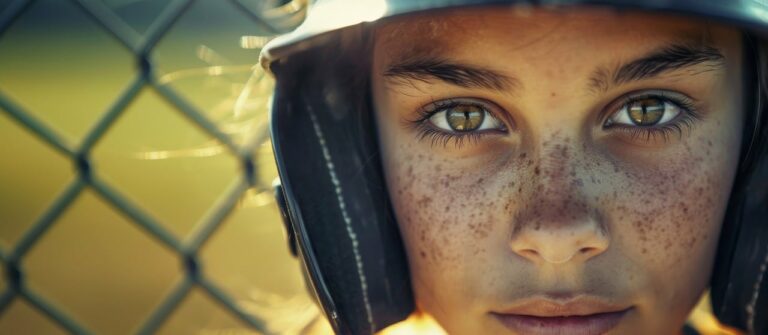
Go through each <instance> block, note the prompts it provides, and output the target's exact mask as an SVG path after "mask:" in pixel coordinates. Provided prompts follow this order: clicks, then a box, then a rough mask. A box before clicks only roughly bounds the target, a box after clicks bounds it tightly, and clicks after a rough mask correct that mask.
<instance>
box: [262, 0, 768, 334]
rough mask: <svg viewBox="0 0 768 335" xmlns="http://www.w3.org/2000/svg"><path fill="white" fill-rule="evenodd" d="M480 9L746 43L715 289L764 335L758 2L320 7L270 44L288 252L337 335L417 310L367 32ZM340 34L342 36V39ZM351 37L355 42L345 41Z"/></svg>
mask: <svg viewBox="0 0 768 335" xmlns="http://www.w3.org/2000/svg"><path fill="white" fill-rule="evenodd" d="M480 5H518V6H528V7H536V6H547V7H559V6H572V5H591V6H605V7H612V8H617V9H632V10H644V11H651V12H653V11H659V12H665V13H669V12H671V13H677V14H682V15H691V16H696V17H704V18H707V19H708V20H713V21H719V22H723V23H727V24H730V25H734V26H737V27H740V28H742V29H743V30H744V31H745V32H746V34H747V35H748V36H750V38H749V40H750V44H751V45H752V48H753V51H754V52H753V53H752V54H753V55H752V56H753V57H754V58H755V59H753V60H752V61H754V62H755V66H756V67H757V68H758V71H755V72H757V73H755V74H753V75H752V76H753V77H754V78H753V79H754V80H753V82H754V84H753V91H754V94H753V99H752V100H753V101H754V106H753V107H752V108H749V110H748V115H747V118H746V120H745V128H744V138H743V143H742V153H741V160H740V163H739V164H740V166H739V169H738V174H737V176H736V180H735V183H734V186H733V190H732V193H731V196H730V201H729V204H728V210H727V213H726V222H728V224H727V225H724V226H723V230H722V232H721V235H720V242H719V247H718V251H717V256H716V260H715V270H714V274H713V277H712V279H711V299H712V305H713V309H714V313H715V314H716V316H717V317H718V319H719V320H720V321H721V322H722V323H724V324H727V325H730V326H733V327H735V328H739V329H742V330H745V331H748V332H751V333H755V334H768V278H765V275H766V270H767V268H768V152H767V150H766V147H767V145H766V144H767V143H768V128H766V127H765V126H764V125H765V122H766V121H768V120H766V119H768V113H766V111H765V108H766V107H765V104H764V101H765V99H766V91H765V88H766V83H765V79H766V74H767V73H768V72H766V69H763V68H761V67H762V66H763V65H764V64H765V63H766V62H765V57H766V54H765V53H764V51H763V50H765V46H766V45H768V44H766V43H764V41H765V40H764V39H765V38H767V37H768V1H764V0H651V1H649V0H643V1H637V0H602V1H587V0H583V1H582V0H539V1H513V0H511V1H504V0H354V1H344V0H325V1H324V0H318V1H317V2H316V3H315V4H313V5H312V7H311V9H310V12H309V15H308V17H307V19H306V21H305V22H304V24H303V25H301V26H300V27H299V28H298V29H297V30H295V31H294V32H292V33H290V34H287V35H284V36H282V37H279V38H277V39H275V40H273V41H272V42H271V43H269V44H268V45H267V46H266V47H265V48H264V50H263V53H262V59H261V62H262V65H263V66H264V67H265V68H266V69H267V70H268V71H270V72H271V73H273V75H274V76H275V78H276V89H275V92H274V100H273V106H272V113H271V121H270V122H271V131H272V143H273V147H274V154H275V157H276V160H277V165H278V171H279V175H280V180H281V183H282V186H281V188H278V190H279V191H278V193H277V196H278V197H279V202H280V203H281V204H283V205H282V208H283V210H284V219H285V220H286V221H287V224H288V231H289V239H290V242H291V245H292V249H293V251H294V252H295V253H296V254H298V255H300V257H301V258H302V259H303V264H304V266H305V269H306V273H307V275H308V277H309V279H310V281H311V284H312V288H313V289H314V292H315V294H316V296H317V298H318V300H319V302H320V304H321V305H322V307H323V310H324V311H325V313H326V316H327V317H328V319H329V321H330V322H331V324H332V326H333V327H334V329H335V331H336V332H337V333H343V334H370V333H374V332H376V331H378V330H380V329H383V328H384V327H386V326H388V325H390V324H393V323H395V322H397V321H400V320H402V319H404V318H405V317H407V316H408V315H409V314H410V313H411V312H412V311H413V309H414V302H413V296H412V293H411V285H410V277H409V272H408V266H407V260H406V256H405V253H404V250H403V244H402V241H401V238H400V235H399V231H398V226H397V224H396V222H395V219H394V214H393V211H392V208H391V206H390V204H389V200H388V199H389V196H388V194H387V190H386V186H385V183H384V179H383V174H382V170H381V164H380V158H379V156H378V146H377V142H376V141H377V140H376V130H375V127H374V126H373V122H372V120H371V116H370V115H369V114H370V113H366V112H364V111H368V110H370V105H369V104H370V99H369V98H370V97H369V94H370V93H369V90H368V89H363V88H368V87H369V86H368V83H367V78H366V76H364V75H362V76H361V75H360V74H361V73H365V72H367V71H369V65H370V63H369V60H367V59H366V57H367V55H369V53H370V51H366V50H367V49H366V48H367V46H366V45H364V43H360V42H359V41H363V40H365V38H364V36H365V34H367V30H368V27H370V26H371V25H372V24H375V22H380V21H382V20H388V19H390V18H393V17H401V16H405V15H411V14H414V13H421V12H424V11H433V10H440V9H449V8H456V7H467V6H480ZM340 31H344V32H346V34H340V33H339V32H340ZM349 36H357V37H360V38H352V41H350V38H349Z"/></svg>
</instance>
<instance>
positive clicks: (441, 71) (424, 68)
mask: <svg viewBox="0 0 768 335" xmlns="http://www.w3.org/2000/svg"><path fill="white" fill-rule="evenodd" d="M384 76H385V77H389V78H393V79H401V80H406V81H410V80H417V81H423V82H428V81H431V80H434V79H438V80H442V81H444V82H447V83H449V84H452V85H456V86H461V87H465V88H486V89H492V90H497V91H510V90H512V89H514V88H517V87H518V86H520V81H519V80H518V79H517V78H514V77H511V76H508V75H506V74H503V73H501V72H498V71H495V70H492V69H488V68H484V67H481V66H476V65H469V64H462V63H458V62H452V61H448V60H446V59H442V58H436V57H415V58H411V59H409V60H406V61H403V62H399V63H395V64H393V65H390V66H389V67H388V68H387V69H386V70H385V71H384Z"/></svg>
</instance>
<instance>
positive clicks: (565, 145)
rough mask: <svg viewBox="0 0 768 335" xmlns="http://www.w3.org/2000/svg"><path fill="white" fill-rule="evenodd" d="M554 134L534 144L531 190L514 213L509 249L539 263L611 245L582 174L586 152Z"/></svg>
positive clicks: (582, 255) (584, 254) (593, 253)
mask: <svg viewBox="0 0 768 335" xmlns="http://www.w3.org/2000/svg"><path fill="white" fill-rule="evenodd" d="M574 142H575V141H572V140H571V139H570V138H569V137H567V136H560V135H559V134H558V133H554V134H553V135H552V136H550V137H549V138H548V139H545V140H542V141H540V143H539V144H538V145H537V146H536V148H534V150H533V151H535V158H536V163H535V164H533V171H532V172H531V178H529V183H530V184H529V185H528V187H529V193H528V196H527V197H525V199H523V202H522V203H521V206H520V207H519V208H518V211H517V213H516V215H515V216H514V217H513V222H512V229H511V236H510V247H511V248H512V250H513V251H514V252H515V253H517V254H519V255H521V256H523V257H525V258H527V259H529V260H531V261H535V262H541V261H545V262H549V263H563V262H568V261H570V260H573V259H581V260H586V259H589V258H591V257H593V256H596V255H598V254H600V253H602V252H603V251H604V250H605V249H607V247H608V234H607V229H605V227H604V226H603V222H602V221H603V220H602V219H601V215H600V212H599V209H598V208H596V207H595V206H594V204H592V203H590V201H589V198H588V192H587V191H588V190H587V189H586V187H585V185H584V183H583V182H582V180H581V178H580V174H579V170H580V169H581V167H580V166H579V165H580V164H581V163H580V162H584V161H585V159H586V158H585V157H584V156H585V153H584V152H581V151H580V150H581V148H582V147H581V146H579V145H577V144H576V143H574Z"/></svg>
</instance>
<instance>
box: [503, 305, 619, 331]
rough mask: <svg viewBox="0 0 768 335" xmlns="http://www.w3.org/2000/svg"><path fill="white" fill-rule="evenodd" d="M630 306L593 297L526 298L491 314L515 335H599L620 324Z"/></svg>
mask: <svg viewBox="0 0 768 335" xmlns="http://www.w3.org/2000/svg"><path fill="white" fill-rule="evenodd" d="M630 310H632V307H627V306H621V305H615V304H611V303H607V302H605V301H604V300H602V299H599V298H597V297H592V296H580V297H578V298H575V299H570V300H568V301H558V300H551V299H543V298H542V299H529V300H525V301H522V302H520V303H518V304H516V305H514V306H512V307H510V308H506V309H504V310H502V311H494V312H491V314H492V315H493V316H494V317H496V319H498V320H499V321H500V322H501V323H502V324H503V325H504V326H506V327H507V328H508V329H510V330H512V331H513V332H515V333H517V334H531V335H559V334H569V335H599V334H604V333H606V332H608V331H610V330H611V329H613V328H614V327H616V325H618V324H619V322H621V319H622V318H623V317H624V315H626V314H627V312H629V311H630Z"/></svg>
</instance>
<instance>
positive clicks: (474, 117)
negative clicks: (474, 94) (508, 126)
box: [428, 103, 504, 133]
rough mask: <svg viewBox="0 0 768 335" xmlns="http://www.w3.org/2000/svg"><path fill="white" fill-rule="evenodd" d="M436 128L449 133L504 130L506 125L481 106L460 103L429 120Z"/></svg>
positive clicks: (445, 108)
mask: <svg viewBox="0 0 768 335" xmlns="http://www.w3.org/2000/svg"><path fill="white" fill-rule="evenodd" d="M428 121H429V123H431V124H432V125H433V126H434V127H436V128H438V129H440V130H443V131H445V132H449V133H471V132H478V131H483V130H492V129H495V130H502V129H504V124H503V123H502V122H501V121H499V119H497V118H496V117H495V116H494V115H493V113H491V112H489V111H488V109H487V108H486V107H484V106H483V105H480V104H470V103H460V104H456V105H454V106H448V107H444V108H442V109H439V110H438V111H437V112H435V113H434V114H432V116H430V117H429V119H428Z"/></svg>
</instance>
